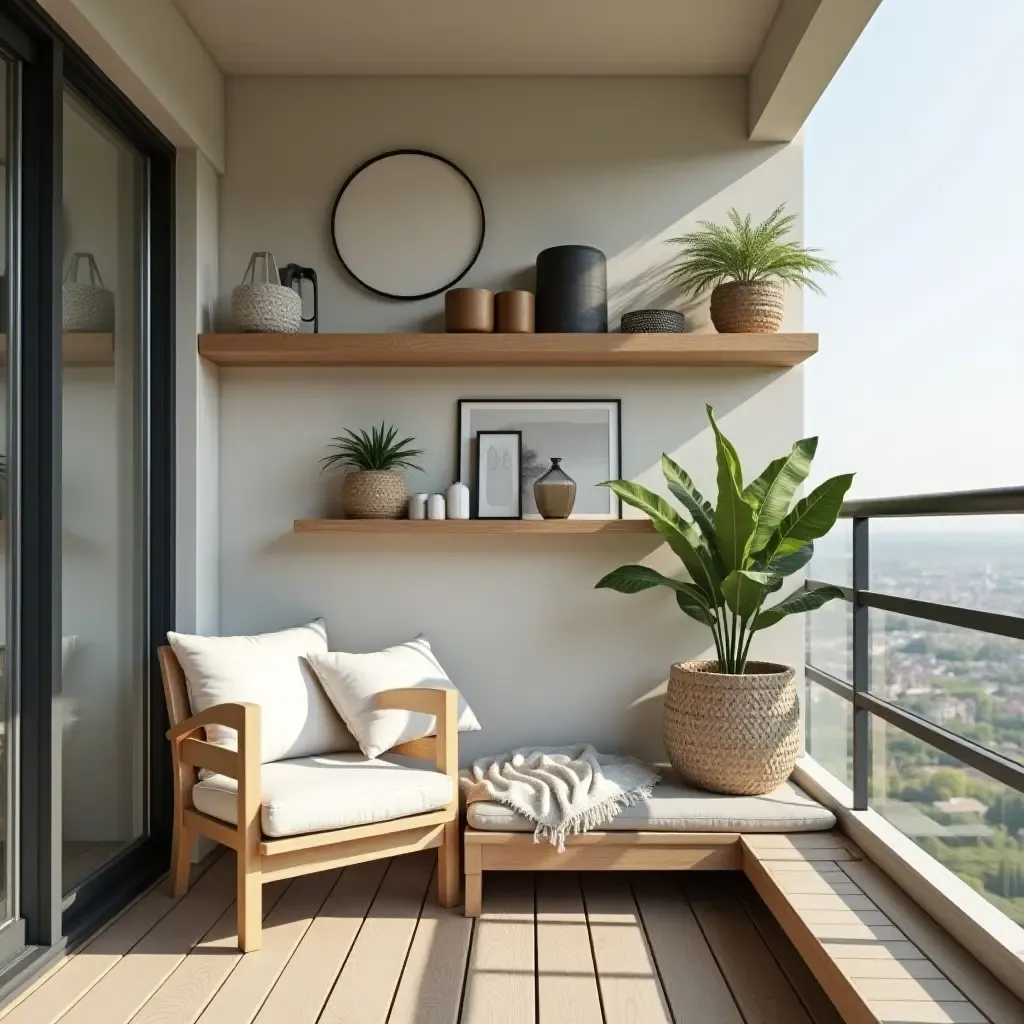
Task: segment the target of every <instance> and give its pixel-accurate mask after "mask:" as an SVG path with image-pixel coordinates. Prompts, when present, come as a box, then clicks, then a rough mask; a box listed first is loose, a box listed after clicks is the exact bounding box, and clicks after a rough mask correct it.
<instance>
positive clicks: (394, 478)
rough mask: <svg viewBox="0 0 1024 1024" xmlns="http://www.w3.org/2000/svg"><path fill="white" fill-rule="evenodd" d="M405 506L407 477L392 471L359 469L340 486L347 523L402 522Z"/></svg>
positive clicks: (342, 507) (348, 475) (349, 475)
mask: <svg viewBox="0 0 1024 1024" xmlns="http://www.w3.org/2000/svg"><path fill="white" fill-rule="evenodd" d="M405 502H406V494H405V477H403V476H402V474H401V473H396V472H395V471H394V470H391V469H356V470H353V471H352V472H351V473H348V474H347V475H346V477H345V482H344V483H343V484H342V485H341V510H342V512H344V514H345V516H346V518H348V519H401V518H402V513H403V512H404V511H405Z"/></svg>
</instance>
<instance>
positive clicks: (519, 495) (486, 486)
mask: <svg viewBox="0 0 1024 1024" xmlns="http://www.w3.org/2000/svg"><path fill="white" fill-rule="evenodd" d="M476 463H477V468H476V479H477V487H476V492H475V493H476V517H477V519H522V518H523V488H522V478H523V435H522V432H521V431H519V430H480V431H477V435H476Z"/></svg>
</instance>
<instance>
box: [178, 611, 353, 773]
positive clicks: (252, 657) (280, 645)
mask: <svg viewBox="0 0 1024 1024" xmlns="http://www.w3.org/2000/svg"><path fill="white" fill-rule="evenodd" d="M167 639H168V641H169V642H170V644H171V647H172V649H173V650H174V653H175V654H176V655H177V658H178V661H179V662H180V663H181V668H182V671H183V672H184V673H185V682H186V683H187V684H188V699H189V704H191V706H192V713H193V714H198V713H199V712H200V711H205V710H206V709H207V708H211V707H213V706H214V705H216V704H229V703H232V702H234V701H248V702H249V703H251V704H259V706H260V760H261V761H263V762H264V764H265V763H266V762H268V761H283V760H284V759H285V758H291V757H311V756H313V755H315V754H330V753H333V752H334V751H337V750H358V744H357V743H356V741H355V739H353V737H352V735H351V733H350V732H349V731H348V729H347V728H346V727H345V723H344V722H343V721H342V720H341V718H340V717H339V715H338V713H337V712H336V711H335V710H334V708H333V706H332V705H331V702H330V701H329V700H328V699H327V695H326V694H325V693H324V691H323V688H322V687H321V686H320V684H319V682H317V678H316V673H315V672H314V671H313V669H312V668H311V667H310V665H309V662H308V660H307V655H309V654H311V653H313V652H315V651H326V650H327V629H326V627H325V625H324V620H323V619H316V620H314V621H313V622H311V623H309V624H308V625H306V626H298V627H296V628H294V629H282V630H281V631H280V632H278V633H262V634H260V635H258V636H191V635H189V634H186V633H168V634H167ZM206 738H207V740H209V742H210V743H215V744H216V745H217V746H219V747H227V748H228V749H229V750H237V749H238V738H237V736H236V735H235V731H234V729H227V728H225V727H224V726H221V725H211V726H207V729H206Z"/></svg>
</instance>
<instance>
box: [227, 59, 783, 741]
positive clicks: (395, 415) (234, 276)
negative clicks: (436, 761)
mask: <svg viewBox="0 0 1024 1024" xmlns="http://www.w3.org/2000/svg"><path fill="white" fill-rule="evenodd" d="M745 130H746V93H745V83H744V81H743V80H741V79H718V80H716V79H692V80H678V79H676V80H669V79H618V80H602V79H557V80H555V79H551V80H544V79H532V80H531V79H526V80H524V79H519V80H502V79H488V80H482V79H477V80H472V79H461V80H446V79H419V80H417V79H392V80H385V79H380V80H365V79H363V80H345V79H274V80H259V79H240V80H231V81H230V82H229V85H228V151H227V173H226V176H225V177H224V179H223V181H222V191H221V264H220V280H221V282H222V290H223V291H224V292H227V291H228V290H229V289H230V287H231V286H232V285H234V284H235V283H237V281H238V280H239V279H240V277H241V275H242V272H243V270H244V268H245V265H246V262H247V260H248V257H249V254H250V252H251V251H253V250H255V249H270V250H272V251H273V252H274V253H275V255H276V256H277V258H278V260H279V261H280V262H288V261H296V262H299V263H302V264H304V265H311V266H314V267H316V268H317V270H318V271H319V273H320V279H321V292H322V297H321V302H322V308H321V323H322V327H323V329H324V330H328V331H331V330H334V331H337V330H349V331H378V330H394V329H401V328H411V329H417V328H421V327H422V326H424V325H436V324H437V323H438V316H439V312H440V310H441V308H442V301H441V299H440V298H438V299H434V300H430V301H428V302H422V303H389V302H385V301H382V300H380V299H377V298H374V297H373V296H371V295H369V294H368V293H366V292H364V291H362V290H360V289H359V287H358V286H356V285H354V284H353V283H352V282H351V281H350V280H349V279H347V278H346V276H345V275H344V272H343V271H342V270H341V268H340V266H339V265H338V263H337V260H336V257H335V256H334V253H333V251H332V249H331V244H330V240H329V235H328V219H329V214H330V211H331V206H332V203H333V200H334V198H335V194H336V192H337V189H338V187H339V185H340V183H341V182H342V181H343V180H344V178H345V176H346V175H347V174H348V172H349V171H350V170H352V169H353V168H354V167H355V166H356V165H357V164H358V163H360V162H361V161H362V160H364V159H366V158H367V157H370V156H372V155H374V154H375V153H378V152H381V151H383V150H385V149H389V148H393V147H398V146H418V147H423V148H427V149H433V150H435V151H437V152H439V153H442V154H443V155H445V156H447V157H449V158H451V159H453V160H455V161H456V162H457V163H459V164H460V165H461V166H462V167H463V168H464V169H465V170H466V172H467V173H468V174H469V175H470V176H471V177H472V178H473V179H474V181H475V182H476V185H477V187H478V188H479V190H480V192H481V195H482V196H483V200H484V203H485V206H486V211H487V218H488V231H487V243H486V245H485V247H484V250H483V253H482V254H481V257H480V260H479V262H478V263H477V265H476V267H475V268H474V269H473V271H472V272H471V274H470V275H469V277H468V278H467V279H466V281H465V282H464V283H466V284H477V285H485V286H489V287H500V286H503V285H507V284H508V283H509V282H512V281H515V282H520V281H525V282H529V276H530V275H529V268H530V267H531V266H532V263H533V260H534V257H535V255H536V253H537V252H538V251H539V250H540V249H542V248H544V247H545V246H548V245H552V244H557V243H560V242H585V243H590V244H594V245H597V246H600V247H601V248H602V249H604V251H605V252H606V253H607V254H608V256H609V277H610V284H611V287H612V307H613V310H618V309H621V308H622V307H624V306H625V307H627V308H628V307H629V306H637V305H644V304H650V303H651V302H657V301H661V300H664V295H663V289H662V288H661V286H660V284H659V283H658V280H657V276H656V271H657V268H658V267H659V266H660V265H661V264H662V263H663V262H664V260H665V258H666V256H667V255H668V250H667V249H666V247H665V246H664V245H662V244H661V239H663V238H664V237H667V236H670V235H673V234H678V233H679V232H680V230H684V229H686V228H687V227H688V226H690V225H692V224H693V223H694V221H695V220H696V219H700V218H717V217H721V216H723V215H724V213H725V211H726V210H727V209H728V208H729V207H730V206H732V205H736V206H738V207H739V208H741V209H743V210H750V211H751V212H753V213H754V214H755V215H764V214H766V213H767V212H769V211H770V210H771V209H772V208H774V206H776V205H777V204H778V203H779V202H781V201H783V200H786V201H788V202H789V205H790V209H791V210H793V211H795V212H799V209H800V196H801V188H802V158H801V152H800V149H799V146H798V145H792V146H789V147H781V146H777V145H755V144H750V143H749V142H747V141H746V137H745ZM800 321H801V308H800V305H799V302H798V300H795V301H794V302H793V305H792V306H791V307H790V308H789V310H788V312H787V318H786V326H787V327H789V328H798V327H799V324H800ZM706 322H707V321H706V312H705V311H704V310H703V309H702V310H699V311H697V313H696V316H695V318H694V323H695V324H696V325H697V326H698V327H700V326H702V325H705V326H706ZM531 395H536V396H550V397H566V396H581V397H585V396H591V397H602V398H604V397H609V396H612V397H614V396H619V397H621V398H622V401H623V448H624V451H623V470H624V473H625V475H627V476H630V477H633V478H639V479H641V480H642V481H643V482H645V483H647V484H649V485H652V486H658V485H659V479H658V476H659V474H658V470H657V463H658V459H659V457H660V455H661V452H662V451H663V450H667V451H669V452H671V453H673V454H675V456H676V457H677V458H678V459H679V460H680V461H681V462H682V464H683V465H684V466H685V467H686V468H688V469H690V470H691V471H692V472H693V474H694V476H695V477H696V479H697V481H698V484H699V485H702V486H703V487H705V488H706V489H707V490H708V491H710V492H711V493H713V492H714V464H713V451H712V444H711V440H710V432H709V430H708V428H707V427H706V420H705V419H704V403H705V402H711V403H712V404H714V405H715V406H716V407H717V408H718V410H719V412H720V414H721V415H722V418H723V423H724V427H725V429H726V430H727V432H729V433H731V435H732V437H733V438H734V440H735V441H736V444H737V446H738V448H739V449H740V452H741V454H742V455H743V457H744V459H745V461H746V463H747V468H748V472H751V473H753V472H758V471H760V469H761V468H762V466H763V465H764V464H765V463H766V462H767V461H768V460H769V459H770V458H772V457H774V456H777V455H779V454H781V452H782V451H783V450H784V449H785V448H787V447H788V445H789V444H790V443H791V442H792V440H794V439H795V438H796V437H798V436H799V435H800V432H801V423H802V415H803V413H802V407H803V383H802V373H801V371H799V370H796V371H791V372H788V373H781V372H759V371H751V370H742V369H736V370H673V371H663V370H654V371H648V370H629V371H609V370H550V369H546V370H535V371H534V370H515V371H505V370H494V371H479V370H426V371H423V370H416V371H412V370H397V371H396V370H373V369H364V370H324V371H315V372H313V371H301V370H271V369H267V370H235V371H222V373H221V382H220V511H221V517H220V595H221V606H220V627H221V630H222V631H223V632H225V633H228V632H241V631H251V630H260V629H273V628H277V627H281V626H285V625H289V624H292V623H296V622H300V621H302V620H304V619H307V618H309V617H311V616H313V615H316V614H323V615H325V616H326V617H327V621H328V627H329V630H330V638H331V642H332V645H333V647H334V648H335V649H348V650H372V649H375V648H377V647H378V646H380V645H384V644H389V643H394V642H398V641H402V640H405V639H408V638H409V637H411V636H413V635H415V634H416V633H417V632H419V631H421V630H422V631H425V632H426V633H427V634H428V635H429V636H430V637H431V639H432V641H433V642H434V645H435V648H436V650H437V652H438V654H439V656H440V658H441V661H442V663H443V664H444V665H445V666H446V667H447V668H448V670H449V672H450V674H451V676H452V678H453V679H454V680H455V681H456V682H457V684H458V685H459V686H460V687H461V688H462V689H463V690H464V692H465V693H466V694H467V696H468V698H469V699H470V701H471V703H472V704H473V705H474V707H475V708H476V710H477V712H478V714H479V717H480V719H481V721H482V722H483V723H484V726H485V731H484V732H483V733H480V734H478V735H475V736H473V737H469V738H467V739H466V740H465V741H464V743H463V753H464V756H465V757H472V756H475V755H478V754H481V753H483V752H486V751H489V750H498V749H500V748H503V747H506V746H509V745H513V744H518V743H525V742H536V741H565V740H578V739H587V740H590V741H592V742H596V743H598V744H600V745H602V746H605V747H609V748H619V749H630V750H632V751H635V752H637V753H639V754H648V755H655V754H657V753H658V752H659V750H660V740H659V732H660V726H659V723H660V699H659V697H658V692H659V688H660V687H662V686H663V685H664V680H665V678H666V676H667V670H668V666H669V664H670V663H671V662H672V661H673V660H677V659H679V658H686V657H693V656H699V655H702V654H704V653H705V652H707V651H708V649H709V646H710V645H709V639H708V637H707V636H706V635H705V633H704V632H703V631H702V630H701V629H700V627H698V626H697V625H696V624H695V623H693V622H692V621H691V620H688V619H685V618H684V617H683V616H682V615H681V613H680V612H679V611H678V610H677V609H676V607H675V605H674V603H673V602H672V600H671V599H670V598H669V597H667V596H666V595H665V594H663V593H648V594H644V595H640V596H635V597H624V596H621V595H617V594H613V593H610V592H607V591H594V589H593V584H594V583H595V582H596V581H597V580H598V579H599V578H600V577H601V576H602V575H603V574H604V573H605V572H607V571H608V570H609V569H611V568H614V567H615V566H616V565H618V564H620V563H622V562H628V561H634V560H640V559H645V558H647V557H648V556H650V555H651V547H652V545H651V543H650V542H648V541H645V540H642V539H635V538H634V539H618V540H614V541H613V540H610V539H607V538H601V539H596V538H590V539H584V538H578V539H558V538H554V537H552V538H548V539H537V538H534V539H529V540H528V539H525V538H514V537H507V536H505V537H495V538H487V539H485V538H476V539H472V540H470V539H466V540H460V539H457V538H447V539H443V540H427V539H422V538H421V539H413V538H388V539H383V538H382V539H379V540H370V539H366V538H357V537H351V538H327V537H310V536H303V537H298V536H295V535H293V534H292V532H291V523H292V520H293V518H295V517H296V516H314V515H319V514H324V513H325V512H328V511H329V510H330V509H331V506H332V497H331V493H332V488H333V487H334V486H335V483H334V482H333V481H332V480H331V479H330V478H324V477H322V476H321V475H320V474H319V472H318V467H317V459H318V458H319V457H320V456H321V455H322V454H323V453H324V446H325V444H326V443H327V441H328V440H329V438H330V437H331V436H332V435H334V434H337V433H338V432H339V431H340V430H341V428H342V427H345V426H368V425H370V424H371V423H373V422H374V421H377V422H379V421H380V420H381V419H382V418H383V419H386V420H393V421H395V423H396V424H397V425H398V426H399V427H400V428H401V429H403V430H405V431H407V432H408V433H411V434H415V435H416V437H417V438H418V439H419V440H420V441H421V442H422V445H421V446H422V447H424V448H426V449H427V455H426V456H425V458H424V460H423V463H424V467H425V470H426V472H425V474H423V475H421V474H418V473H412V474H410V476H409V482H410V484H411V486H412V488H413V489H416V490H421V489H422V490H436V489H440V488H442V487H443V486H444V484H445V483H446V482H447V481H448V480H449V479H450V478H451V475H452V471H453V462H454V457H455V453H454V450H453V449H454V435H455V424H454V420H455V402H456V400H457V399H458V398H459V397H486V396H498V397H500V396H515V397H523V396H531ZM653 564H657V565H659V566H660V567H662V568H666V567H669V566H670V565H671V561H670V559H668V558H666V556H665V554H664V552H660V551H659V552H658V553H657V554H655V555H654V556H653ZM802 636H803V632H802V623H800V622H789V623H787V624H786V625H785V626H782V627H779V629H777V630H775V631H773V632H772V633H770V634H767V635H765V636H763V637H761V638H760V639H759V642H758V644H756V645H755V653H757V654H758V655H760V656H763V657H769V658H775V659H778V660H782V661H785V662H788V663H790V664H793V665H801V664H802V662H803V649H802Z"/></svg>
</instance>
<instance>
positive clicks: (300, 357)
mask: <svg viewBox="0 0 1024 1024" xmlns="http://www.w3.org/2000/svg"><path fill="white" fill-rule="evenodd" d="M817 351H818V336H817V335H816V334H201V335H199V354H200V355H201V356H203V357H205V358H206V359H209V360H210V361H211V362H214V363H217V364H218V365H220V366H763V367H787V366H796V365H797V364H798V363H802V362H803V361H804V360H805V359H807V358H808V357H809V356H812V355H814V353H815V352H817Z"/></svg>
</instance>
